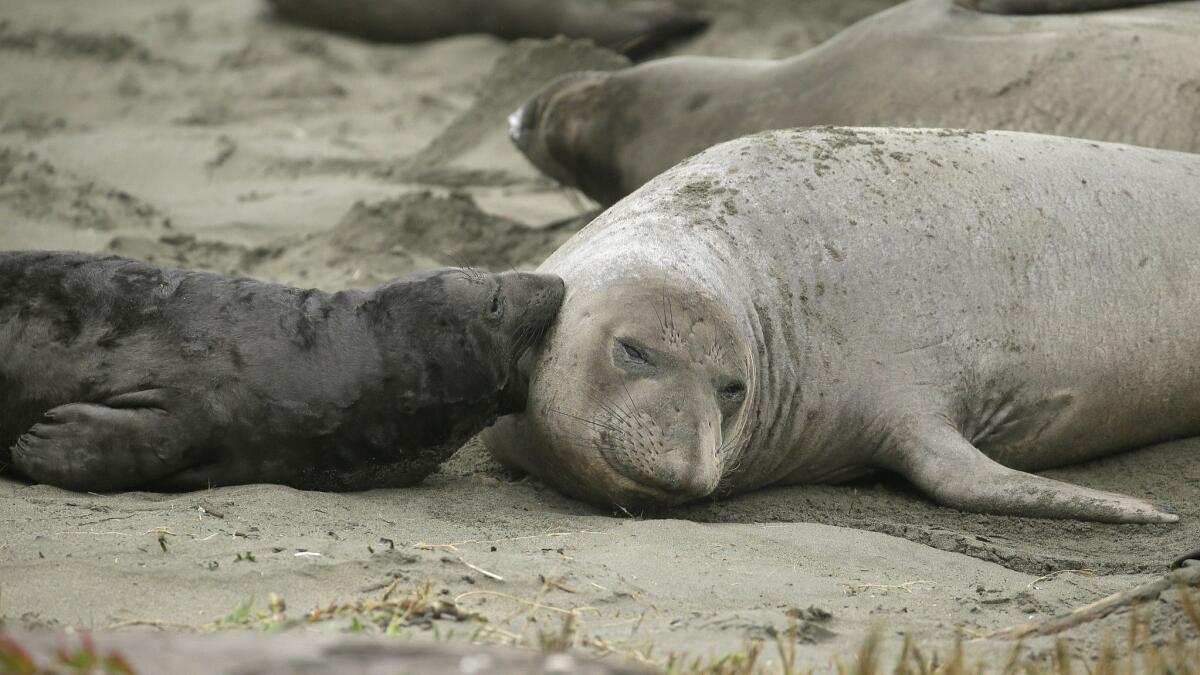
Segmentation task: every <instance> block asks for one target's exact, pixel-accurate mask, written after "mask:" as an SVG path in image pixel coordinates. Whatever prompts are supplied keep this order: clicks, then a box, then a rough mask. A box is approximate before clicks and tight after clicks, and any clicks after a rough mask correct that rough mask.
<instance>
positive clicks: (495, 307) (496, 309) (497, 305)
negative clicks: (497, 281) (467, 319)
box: [488, 289, 500, 314]
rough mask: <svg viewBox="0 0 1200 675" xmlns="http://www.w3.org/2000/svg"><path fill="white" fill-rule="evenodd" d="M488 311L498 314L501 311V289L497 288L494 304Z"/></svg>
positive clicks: (493, 299) (493, 298) (493, 296)
mask: <svg viewBox="0 0 1200 675" xmlns="http://www.w3.org/2000/svg"><path fill="white" fill-rule="evenodd" d="M488 312H490V313H492V314H498V313H499V312H500V290H499V289H496V292H495V293H494V294H493V295H492V306H491V308H490V309H488Z"/></svg>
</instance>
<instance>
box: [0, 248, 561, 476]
mask: <svg viewBox="0 0 1200 675" xmlns="http://www.w3.org/2000/svg"><path fill="white" fill-rule="evenodd" d="M0 288H3V289H4V292H3V293H2V294H0V462H3V463H5V464H8V463H11V464H13V465H14V466H15V467H16V469H17V470H18V471H19V472H20V473H22V474H24V475H25V476H27V477H29V478H32V479H33V480H35V481H39V482H43V483H50V484H52V485H57V486H60V487H64V488H69V489H73V490H124V489H129V488H135V487H152V488H153V487H157V488H168V489H200V488H205V487H208V486H210V485H230V484H238V483H251V482H269V483H281V484H284V485H291V486H295V487H299V488H307V489H323V490H358V489H367V488H373V487H387V486H398V485H406V484H410V483H415V482H417V481H419V480H421V479H422V478H424V477H425V476H426V475H427V474H428V473H430V472H431V471H432V470H433V469H434V468H435V467H436V466H437V465H438V463H439V462H441V461H442V460H444V459H446V458H447V457H448V456H449V455H450V454H451V453H452V452H453V451H454V450H455V449H457V448H458V447H459V446H460V445H462V444H463V443H464V442H466V440H467V439H468V438H470V437H471V436H472V435H474V434H476V433H477V432H478V431H479V430H480V429H482V428H483V427H485V426H487V425H488V424H490V423H492V421H493V420H495V419H496V416H497V415H504V414H507V413H511V412H514V411H517V410H520V409H522V408H523V407H524V405H525V395H526V387H527V385H528V375H527V373H525V372H523V368H522V367H521V366H519V362H520V361H521V358H522V356H523V355H524V354H525V352H526V350H528V349H529V348H530V347H531V346H532V345H533V344H534V343H536V342H537V340H538V339H539V337H540V335H541V334H542V332H543V331H544V330H545V328H546V327H547V326H548V325H549V324H550V322H551V321H552V320H553V318H554V315H555V312H556V311H557V309H558V305H559V303H560V302H561V300H562V294H563V286H562V281H561V280H560V279H558V278H557V277H554V276H551V275H547V274H521V273H516V272H512V273H505V274H482V273H478V272H473V271H466V270H458V269H448V270H438V271H433V272H426V273H421V274H415V275H411V276H408V277H404V278H401V279H397V280H394V281H391V282H389V283H386V284H383V285H382V286H379V287H377V288H375V289H372V290H370V291H341V292H338V293H333V294H329V293H324V292H321V291H317V290H313V289H308V290H301V289H296V288H288V287H286V286H279V285H276V284H269V283H264V282H260V281H254V280H251V279H239V278H233V277H225V276H219V275H216V274H206V273H200V272H188V271H182V270H174V269H164V268H160V267H155V266H152V265H147V264H143V263H138V262H134V261H131V260H126V259H123V258H117V257H98V256H93V255H85V254H78V253H50V252H15V253H0ZM10 446H11V450H9V448H10Z"/></svg>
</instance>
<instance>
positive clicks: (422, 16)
mask: <svg viewBox="0 0 1200 675" xmlns="http://www.w3.org/2000/svg"><path fill="white" fill-rule="evenodd" d="M268 2H269V3H270V4H271V6H272V7H273V8H274V9H275V12H276V13H277V14H279V15H280V16H281V17H283V18H285V19H288V20H291V21H295V22H297V23H302V24H306V25H309V26H314V27H317V28H323V29H326V30H332V31H337V32H341V33H349V34H351V35H356V36H358V37H361V38H365V39H368V40H374V41H378V42H420V41H423V40H432V39H435V38H443V37H448V36H451V35H460V34H463V33H490V34H492V35H496V36H499V37H502V38H507V39H515V38H521V37H531V38H550V37H554V36H556V35H565V36H567V37H570V38H587V39H591V40H593V41H594V42H596V44H598V45H600V46H602V47H609V48H611V49H615V50H617V51H620V52H624V53H626V54H630V55H636V54H640V53H645V52H647V51H650V50H653V49H655V48H657V47H659V46H661V45H662V44H664V43H666V42H668V41H670V40H672V39H675V38H678V37H682V36H686V35H690V34H692V33H694V32H696V31H698V30H700V29H701V28H704V26H706V25H707V23H708V22H707V21H706V20H705V19H703V18H701V17H700V16H698V15H696V14H695V13H693V12H690V11H687V10H684V9H682V8H680V7H679V6H678V5H676V4H675V3H674V2H671V1H670V0H625V1H624V2H621V1H619V0H436V1H433V2H431V1H430V0H268Z"/></svg>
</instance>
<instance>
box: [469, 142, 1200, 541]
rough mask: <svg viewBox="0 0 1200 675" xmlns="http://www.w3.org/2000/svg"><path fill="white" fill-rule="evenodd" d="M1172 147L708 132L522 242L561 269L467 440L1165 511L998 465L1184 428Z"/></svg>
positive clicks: (756, 482)
mask: <svg viewBox="0 0 1200 675" xmlns="http://www.w3.org/2000/svg"><path fill="white" fill-rule="evenodd" d="M1197 185H1200V155H1191V154H1186V153H1176V152H1170V151H1165V150H1152V149H1146V148H1137V147H1131V146H1123V145H1114V144H1101V143H1093V142H1088V141H1081V140H1075V139H1067V138H1058V137H1052V136H1039V135H1033V134H1023V133H1013V132H989V133H967V132H958V131H949V130H903V129H900V130H885V129H846V128H824V129H812V130H802V131H794V130H793V131H773V132H765V133H762V134H759V135H756V136H750V137H746V138H742V139H738V140H735V141H731V142H728V143H724V144H721V145H718V146H716V147H714V148H711V149H709V150H707V151H705V152H703V153H701V154H700V155H697V156H695V157H693V158H691V159H689V160H686V161H684V162H683V163H681V164H679V165H678V166H676V167H675V168H673V169H671V170H670V171H668V172H666V173H665V174H663V175H661V176H659V177H658V178H656V179H654V180H652V181H651V182H649V183H648V184H647V185H646V186H644V187H643V188H642V189H640V190H639V191H638V192H636V193H634V194H633V195H631V196H630V197H628V198H627V199H625V200H623V201H622V202H621V203H619V204H617V205H616V206H614V207H613V208H611V209H609V210H608V211H606V212H605V213H604V214H602V215H601V216H600V217H599V218H597V219H596V220H594V221H593V222H592V223H590V224H589V225H587V226H586V227H585V228H584V229H583V230H581V231H580V232H579V233H578V234H576V235H575V236H574V237H573V238H572V239H570V240H568V241H567V243H566V244H564V245H563V246H562V247H561V248H560V249H559V250H558V251H556V252H555V253H554V254H553V255H552V256H551V257H550V258H549V259H547V261H546V262H545V263H544V264H543V265H542V267H541V271H543V272H549V273H553V274H558V275H561V276H562V277H563V279H564V280H565V281H566V285H567V295H566V298H565V300H564V301H563V306H562V309H561V310H560V314H559V318H558V319H557V321H556V322H555V325H554V327H553V328H551V330H550V332H549V333H548V334H547V338H546V340H545V342H544V343H543V352H542V353H541V354H540V356H539V359H540V361H539V365H537V366H536V367H535V369H534V372H533V374H532V376H531V382H530V397H529V406H528V409H527V411H526V412H525V413H524V414H521V415H516V416H513V417H510V418H505V419H504V420H501V421H500V423H499V424H497V426H496V427H494V428H493V429H492V430H491V431H490V432H489V433H488V434H487V435H486V440H487V441H488V443H489V444H490V447H491V448H492V450H493V451H494V453H495V455H496V456H497V457H498V458H500V459H501V460H502V461H504V462H506V463H508V464H511V465H515V466H517V467H520V468H522V469H525V470H527V471H529V472H532V473H534V474H536V475H538V476H540V477H541V478H542V479H544V480H545V481H547V482H548V483H550V484H552V485H554V486H555V487H557V488H559V489H560V490H562V491H564V492H566V493H568V494H571V495H575V496H578V497H580V498H583V499H586V500H589V501H592V502H595V503H600V504H619V505H622V506H626V507H634V506H647V505H670V504H678V503H681V502H687V501H691V500H695V499H699V498H702V497H705V496H709V495H714V494H716V495H720V494H729V493H736V492H742V491H745V490H751V489H754V488H758V487H762V486H765V485H772V484H799V483H823V482H831V481H841V480H844V479H848V478H851V477H854V476H857V475H859V474H862V473H864V472H866V471H868V470H869V469H872V468H882V469H890V470H893V471H896V472H899V473H900V474H902V475H904V476H906V477H907V478H908V479H909V480H911V481H912V482H913V483H915V484H916V485H917V486H918V487H919V488H920V489H921V490H923V491H924V492H925V493H927V494H928V495H929V496H931V497H932V498H933V499H935V500H936V501H938V502H940V503H942V504H945V505H948V506H953V507H956V508H960V509H963V510H968V511H977V512H983V513H996V514H1012V515H1022V516H1035V517H1047V518H1077V519H1086V520H1098V521H1109V522H1170V521H1174V520H1176V519H1177V516H1175V515H1173V514H1172V513H1171V512H1170V511H1168V510H1166V508H1165V507H1160V506H1156V505H1155V504H1153V503H1151V502H1149V501H1144V500H1142V499H1135V498H1133V497H1126V496H1122V495H1118V494H1112V493H1108V492H1101V491H1099V490H1091V489H1087V488H1083V487H1078V486H1074V485H1070V484H1067V483H1062V482H1059V481H1055V480H1050V479H1048V478H1043V477H1039V476H1036V475H1032V474H1029V473H1023V472H1024V471H1031V470H1038V469H1044V468H1047V467H1053V466H1059V465H1064V464H1070V463H1074V462H1079V461H1083V460H1087V459H1091V458H1095V457H1101V456H1104V455H1108V454H1111V453H1114V452H1117V451H1120V450H1125V449H1129V448H1136V447H1140V446H1145V445H1147V444H1151V443H1155V442H1158V441H1163V440H1166V439H1172V438H1179V437H1183V436H1189V435H1194V434H1197V433H1198V432H1200V330H1197V325H1196V317H1197V316H1200V293H1196V292H1195V289H1197V288H1200V265H1197V264H1196V260H1197V259H1200V190H1197Z"/></svg>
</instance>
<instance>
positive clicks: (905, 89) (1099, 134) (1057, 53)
mask: <svg viewBox="0 0 1200 675" xmlns="http://www.w3.org/2000/svg"><path fill="white" fill-rule="evenodd" d="M1041 1H1042V0H1036V1H1035V0H1029V1H1028V2H1015V1H1014V0H1009V1H1008V2H1000V1H999V0H996V1H993V2H984V3H983V4H987V5H996V4H1010V5H1011V4H1025V5H1028V4H1039V3H1040V2H1041ZM1050 4H1056V5H1064V4H1074V5H1087V4H1089V3H1088V2H1087V0H1070V1H1067V0H1063V1H1062V2H1057V3H1054V2H1051V3H1050ZM1197 35H1200V0H1191V1H1188V2H1168V3H1158V4H1155V5H1153V6H1146V7H1139V8H1132V9H1122V10H1118V11H1111V12H1092V13H1082V14H1062V15H1054V16H1002V15H997V14H984V13H980V12H976V11H971V10H969V9H964V8H962V7H958V6H956V5H955V4H954V3H953V2H952V0H910V1H909V2H906V3H904V4H902V5H899V6H897V7H895V8H892V9H890V10H887V11H884V12H880V13H879V14H876V15H874V16H871V17H868V18H866V19H863V20H862V21H860V22H858V23H856V24H854V25H853V26H850V27H849V28H847V29H845V30H844V31H842V32H841V33H839V34H838V35H836V36H834V37H833V38H832V39H830V40H829V41H828V42H826V43H824V44H822V45H820V46H819V47H816V48H814V49H811V50H809V51H807V52H805V53H803V54H800V55H799V56H795V57H792V58H789V59H784V60H782V61H772V60H745V59H715V58H702V57H678V58H670V59H662V60H658V61H650V62H647V63H644V64H641V65H638V66H634V67H632V68H627V69H624V70H618V71H614V72H611V73H600V72H584V73H575V74H571V75H564V76H562V77H561V78H559V79H557V80H555V81H553V82H551V83H550V84H548V85H547V86H546V87H545V88H544V89H543V90H542V92H541V93H539V94H538V95H537V96H535V97H534V98H533V100H532V101H530V102H529V103H528V104H526V105H525V106H524V107H522V108H521V110H519V111H518V112H516V113H514V114H513V115H512V116H511V118H510V121H509V128H510V133H511V135H512V136H513V138H514V140H515V142H516V144H517V146H518V147H519V148H520V149H521V151H522V152H523V153H524V154H525V155H526V156H527V157H529V159H530V161H531V162H533V164H534V165H536V166H537V167H538V168H539V169H540V170H542V171H543V172H545V173H546V174H547V175H549V176H551V177H552V178H554V179H556V180H558V181H560V182H562V183H564V184H566V185H570V186H573V187H576V188H579V189H580V190H582V191H583V192H585V193H587V194H588V195H589V196H591V197H592V198H593V199H596V200H597V201H599V202H601V203H603V204H611V203H613V202H615V201H617V200H618V199H620V198H621V197H624V196H625V195H627V194H629V193H630V192H632V191H633V190H635V189H637V187H638V186H640V185H642V184H643V183H645V182H646V181H648V180H650V179H651V178H653V177H654V176H656V175H658V174H659V173H661V172H663V171H665V170H666V169H668V168H669V167H671V166H672V165H674V164H675V163H676V162H678V161H679V160H681V159H683V158H684V157H688V156H690V155H693V154H695V153H697V152H699V151H701V150H703V149H705V148H707V147H709V146H711V145H714V144H716V143H720V142H722V141H726V140H729V139H732V138H737V137H739V136H744V135H746V134H751V133H756V132H758V131H762V130H765V129H785V128H791V127H805V126H814V125H823V124H835V125H844V126H887V127H955V128H967V129H1009V130H1014V131H1032V132H1036V133H1045V134H1057V135H1061V136H1075V137H1079V138H1089V139H1096V140H1103V141H1112V142H1117V143H1132V144H1134V145H1146V146H1151V147H1158V148H1164V149H1168V150H1182V151H1185V152H1200V131H1197V130H1200V79H1197V66H1196V64H1197V63H1200V39H1197Z"/></svg>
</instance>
